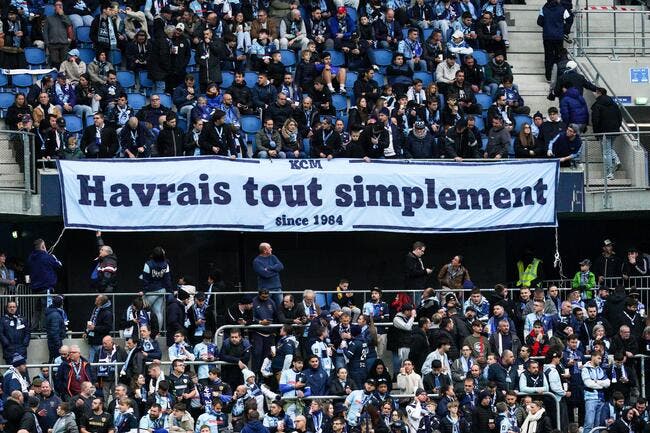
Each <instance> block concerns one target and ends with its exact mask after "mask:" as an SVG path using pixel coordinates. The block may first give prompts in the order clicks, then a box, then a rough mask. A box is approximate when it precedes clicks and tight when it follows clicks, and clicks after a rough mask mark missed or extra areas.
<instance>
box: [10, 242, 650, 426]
mask: <svg viewBox="0 0 650 433" xmlns="http://www.w3.org/2000/svg"><path fill="white" fill-rule="evenodd" d="M97 243H98V249H99V254H98V257H97V259H96V263H95V267H94V271H93V273H92V274H91V277H90V280H91V284H92V287H94V288H95V289H96V290H97V292H98V295H97V298H96V302H95V306H94V308H93V309H92V312H91V313H90V316H89V320H88V321H87V323H86V325H85V333H84V338H85V339H86V340H87V343H88V346H89V347H90V349H89V353H83V354H82V353H81V350H80V347H79V346H78V345H65V344H63V343H64V338H65V337H66V314H65V311H64V309H63V299H62V298H61V296H59V295H55V294H54V292H53V291H54V289H55V287H56V285H57V279H56V275H57V274H56V270H57V269H59V268H60V267H61V266H63V265H62V263H61V262H60V261H59V260H58V259H57V258H56V257H55V256H54V255H52V254H51V253H48V251H47V249H46V245H45V243H44V242H43V241H42V240H40V239H39V240H37V241H35V243H34V251H33V252H32V253H31V254H30V256H29V258H28V259H27V268H26V270H25V272H28V273H29V276H30V281H31V283H30V287H31V290H32V291H33V292H34V293H40V294H46V293H49V294H50V296H51V298H52V303H51V305H49V306H47V308H46V309H45V311H36V312H35V316H38V315H39V314H42V313H44V322H40V321H39V320H42V319H40V318H38V317H35V318H33V319H32V320H28V319H27V318H25V317H23V316H22V315H21V314H20V313H19V312H18V311H17V307H18V305H17V303H16V302H15V301H11V302H8V303H7V305H6V312H5V315H4V316H3V317H2V320H1V321H0V342H1V343H2V347H3V354H4V357H5V360H6V362H7V363H8V364H10V367H9V368H8V369H7V370H6V372H5V373H4V377H3V381H2V387H3V398H2V400H1V401H2V414H3V417H4V418H3V419H0V421H1V422H0V426H3V427H4V431H7V432H10V433H26V432H28V433H42V432H45V431H48V432H53V433H60V432H66V433H77V432H82V433H86V432H89V433H108V432H118V433H125V432H131V431H132V432H135V431H136V430H138V429H139V431H148V432H151V433H162V432H174V433H184V432H195V433H219V432H231V431H234V432H240V431H241V432H243V433H270V432H272V433H276V432H280V433H282V432H286V433H292V432H298V433H306V432H309V433H332V432H334V433H343V432H364V433H368V432H373V431H374V432H378V433H379V432H383V433H388V432H389V431H390V432H394V433H432V432H440V433H470V432H471V433H497V432H499V433H506V432H521V433H551V432H560V431H561V432H572V433H577V432H578V431H579V427H580V426H582V428H583V430H582V431H584V432H589V431H591V429H592V428H593V427H598V426H600V427H604V428H607V429H608V430H609V431H610V432H612V433H642V432H646V431H647V429H648V428H650V427H649V426H650V423H649V422H648V421H649V416H650V415H649V413H648V410H647V402H646V400H645V399H644V398H642V397H641V395H642V394H643V393H644V392H645V390H644V389H643V386H642V383H643V382H642V381H641V377H642V376H640V375H639V374H645V373H646V372H647V370H648V364H647V363H646V364H645V370H646V371H640V370H639V367H640V365H642V364H640V363H639V359H638V358H635V355H639V354H640V355H647V354H649V353H650V326H647V325H646V323H647V321H646V320H647V319H646V314H645V311H646V309H645V306H644V305H643V304H642V303H641V302H640V301H639V292H638V291H637V290H636V289H634V288H628V289H626V288H624V285H619V286H617V287H615V288H613V289H612V288H611V287H609V285H608V284H607V281H613V280H609V279H610V278H617V277H618V278H621V281H626V280H627V281H630V280H629V279H630V278H634V277H638V276H643V275H645V274H646V273H647V270H648V266H649V265H650V259H649V257H648V256H647V255H645V254H641V253H639V252H638V251H637V250H636V249H635V248H630V249H629V250H628V252H627V255H626V256H625V257H619V256H618V255H616V253H615V251H614V244H613V242H611V241H610V240H605V241H604V242H603V245H602V252H601V253H600V254H599V255H598V256H597V257H595V258H594V261H593V266H592V262H591V261H590V260H588V259H585V260H583V261H582V262H580V264H579V270H578V271H577V272H576V274H575V277H574V278H573V280H572V281H571V289H569V290H568V291H560V290H559V289H558V287H557V286H553V285H551V286H549V287H547V288H544V287H542V281H543V277H544V275H543V264H542V261H541V259H540V258H538V257H537V256H536V255H535V254H534V252H532V251H525V252H524V253H523V254H522V257H521V259H520V260H519V262H518V263H517V269H518V281H517V282H516V283H515V284H513V286H516V288H515V289H513V290H511V289H508V288H507V287H506V286H504V285H497V286H495V287H494V289H493V290H481V289H479V288H478V287H475V285H474V284H473V283H472V280H471V277H470V272H469V270H468V269H467V268H466V267H465V266H464V264H463V258H462V257H460V256H454V257H453V258H452V259H451V260H450V262H449V263H446V264H444V265H442V266H441V267H440V269H439V270H434V269H433V267H430V266H428V265H427V264H425V263H426V257H425V252H426V245H425V244H424V243H422V242H415V243H414V244H413V246H412V248H411V251H410V252H408V254H406V257H405V259H404V266H403V272H404V286H403V289H404V291H403V292H399V293H398V294H397V295H396V296H390V297H385V296H384V293H383V292H382V290H381V289H380V288H379V287H373V288H371V290H370V296H369V297H368V298H366V302H361V301H360V299H359V293H358V292H355V291H353V290H352V288H351V286H350V282H349V281H347V280H345V279H341V280H340V281H339V283H338V285H337V287H336V288H335V289H334V290H329V291H324V292H322V293H318V294H316V293H314V292H313V291H312V290H305V291H304V293H303V295H302V296H301V297H294V296H293V295H290V294H284V295H283V294H282V279H281V275H282V273H283V272H284V271H285V268H284V265H283V263H282V261H281V259H280V258H279V257H278V256H276V255H275V254H273V249H272V247H271V245H269V244H268V243H262V244H260V246H259V254H258V255H257V256H256V257H255V258H254V260H253V268H254V270H255V273H256V274H257V277H258V294H257V295H256V296H254V297H248V296H243V297H241V298H240V299H238V300H237V301H236V302H234V303H233V304H232V305H225V304H226V302H225V299H227V298H226V297H225V296H224V295H221V294H220V292H222V291H224V284H223V281H221V278H220V275H219V273H218V272H217V271H215V272H213V273H211V274H210V275H209V276H208V278H207V286H204V287H202V288H199V290H197V288H196V286H194V285H192V284H191V281H186V280H185V277H181V278H179V279H178V280H177V284H174V283H173V281H174V280H173V279H172V274H173V273H176V272H177V271H176V270H172V268H171V264H170V263H169V261H168V260H167V258H166V255H165V251H164V249H163V248H161V247H156V248H155V249H154V250H153V252H152V254H151V256H150V258H149V259H147V260H146V262H145V264H144V266H143V270H142V274H141V280H142V292H141V293H139V294H138V296H136V297H135V299H134V300H133V302H132V304H131V305H130V306H129V307H128V309H127V310H126V312H119V313H115V314H117V317H118V318H119V319H121V320H119V321H117V323H118V328H119V329H114V328H113V314H114V312H113V307H112V305H111V302H110V300H109V298H108V297H107V296H106V293H109V292H111V291H112V290H114V289H116V288H117V284H116V281H117V275H118V260H117V256H116V254H115V252H114V251H113V250H112V248H111V247H110V246H108V245H106V244H105V243H104V242H103V239H102V237H101V233H97ZM5 259H6V256H5V254H4V253H2V254H0V273H1V275H2V277H3V279H2V280H0V284H2V288H3V290H5V292H10V291H11V290H12V287H13V286H15V284H16V282H17V281H22V280H23V279H24V275H23V274H22V273H20V274H19V273H14V270H12V269H11V268H7V267H6V265H5ZM433 281H435V282H436V283H435V284H432V283H433ZM628 285H629V284H628ZM513 294H514V296H513ZM274 298H276V299H277V300H278V301H279V302H278V303H276V302H275V301H274ZM328 299H329V300H328ZM319 300H320V301H319ZM323 300H324V301H323ZM19 301H20V299H19ZM163 308H165V309H166V314H165V315H164V316H163V315H162V313H163ZM215 312H216V314H215ZM161 317H164V318H165V326H164V328H165V329H166V338H165V342H164V343H163V344H160V342H159V340H158V339H156V337H157V335H158V334H159V332H160V331H159V330H160V328H161V326H160V325H161V321H160V319H161ZM222 325H239V326H240V327H231V328H229V329H226V331H225V335H223V342H222V343H220V345H217V344H215V342H216V341H220V339H216V338H215V337H216V335H215V333H216V331H217V327H219V326H222ZM36 328H43V329H45V331H46V332H47V336H48V347H49V349H50V359H51V361H52V362H53V363H54V364H56V365H57V367H56V368H55V369H53V370H52V372H50V370H49V369H48V368H42V369H39V371H38V374H36V375H35V376H34V377H32V378H30V377H29V375H28V374H27V368H26V363H27V362H28V360H27V359H26V356H27V349H28V345H29V343H30V330H34V329H36ZM113 331H119V334H120V336H121V337H123V339H124V344H123V345H121V344H119V341H121V340H117V339H116V340H114V339H113V338H112V335H115V334H114V333H113ZM163 353H166V354H167V355H168V358H169V360H170V361H172V363H171V365H170V366H169V368H167V366H165V365H164V364H161V363H160V360H161V359H163V358H164V356H163ZM91 362H92V363H93V365H91ZM50 373H51V374H52V375H51V376H50ZM646 386H647V385H646ZM319 396H326V397H323V398H320V399H319V398H318V397H319ZM558 408H559V413H558V412H557V410H558ZM558 418H559V419H560V424H559V425H558V424H557V421H556V420H557V419H558Z"/></svg>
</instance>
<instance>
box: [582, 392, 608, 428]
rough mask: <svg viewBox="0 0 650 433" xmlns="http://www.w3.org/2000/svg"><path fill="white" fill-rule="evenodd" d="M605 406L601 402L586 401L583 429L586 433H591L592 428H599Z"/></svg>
mask: <svg viewBox="0 0 650 433" xmlns="http://www.w3.org/2000/svg"><path fill="white" fill-rule="evenodd" d="M604 406H605V403H603V402H602V401H600V400H587V401H585V425H584V429H583V431H584V432H585V433H589V432H590V431H591V429H592V428H594V427H598V424H599V423H600V422H599V420H600V412H601V411H602V410H603V407H604Z"/></svg>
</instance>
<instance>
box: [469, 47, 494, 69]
mask: <svg viewBox="0 0 650 433" xmlns="http://www.w3.org/2000/svg"><path fill="white" fill-rule="evenodd" d="M472 56H473V57H474V59H476V64H477V65H479V66H485V65H487V64H488V62H489V61H490V55H489V54H488V53H487V51H485V50H474V52H473V53H472Z"/></svg>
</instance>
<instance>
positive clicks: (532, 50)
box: [505, 0, 558, 116]
mask: <svg viewBox="0 0 650 433" xmlns="http://www.w3.org/2000/svg"><path fill="white" fill-rule="evenodd" d="M544 3H546V1H545V0H526V4H525V5H512V4H509V5H506V6H505V8H506V14H507V15H508V17H507V18H508V31H509V33H510V48H508V63H510V64H511V65H512V73H513V74H514V77H515V80H514V81H515V83H516V84H517V85H518V86H519V93H520V94H521V96H522V98H523V99H524V103H525V104H526V105H527V106H528V107H530V110H531V116H532V115H533V114H534V113H535V112H536V111H540V112H541V113H542V114H544V116H546V112H547V110H548V108H549V107H551V106H554V105H555V106H557V102H558V101H557V100H556V101H549V100H548V99H546V96H547V95H548V90H549V85H548V83H547V82H546V79H545V77H544V46H543V44H542V29H541V27H539V26H538V25H537V16H538V15H539V10H540V8H541V7H542V6H543V5H544Z"/></svg>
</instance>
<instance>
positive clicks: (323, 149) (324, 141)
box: [311, 116, 342, 159]
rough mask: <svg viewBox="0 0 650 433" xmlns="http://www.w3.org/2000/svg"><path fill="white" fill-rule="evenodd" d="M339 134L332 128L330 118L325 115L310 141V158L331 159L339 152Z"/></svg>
mask: <svg viewBox="0 0 650 433" xmlns="http://www.w3.org/2000/svg"><path fill="white" fill-rule="evenodd" d="M341 149H342V147H341V135H340V134H339V133H338V132H336V131H335V130H334V128H332V119H331V118H330V117H329V116H325V118H324V119H323V122H322V123H321V127H320V128H319V129H317V130H316V131H315V132H314V137H313V138H312V142H311V157H312V158H327V159H332V158H334V157H336V156H338V154H339V153H340V152H341Z"/></svg>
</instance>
